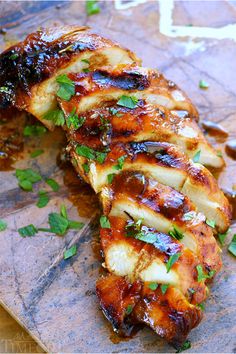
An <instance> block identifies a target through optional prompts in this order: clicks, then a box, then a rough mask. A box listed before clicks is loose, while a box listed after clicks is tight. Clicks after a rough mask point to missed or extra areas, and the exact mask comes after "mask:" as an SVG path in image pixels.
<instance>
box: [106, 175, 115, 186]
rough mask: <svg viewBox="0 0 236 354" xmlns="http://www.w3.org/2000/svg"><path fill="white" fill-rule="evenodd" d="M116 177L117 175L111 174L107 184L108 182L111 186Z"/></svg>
mask: <svg viewBox="0 0 236 354" xmlns="http://www.w3.org/2000/svg"><path fill="white" fill-rule="evenodd" d="M114 177H115V173H109V174H108V175H107V182H108V183H109V184H111V183H112V181H113V178H114Z"/></svg>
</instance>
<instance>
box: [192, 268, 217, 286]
mask: <svg viewBox="0 0 236 354" xmlns="http://www.w3.org/2000/svg"><path fill="white" fill-rule="evenodd" d="M196 269H197V281H198V282H199V283H200V282H201V281H204V280H205V279H210V278H212V277H213V275H214V274H215V270H211V271H210V272H209V273H208V274H205V273H204V272H203V269H202V266H201V264H198V265H197V266H196Z"/></svg>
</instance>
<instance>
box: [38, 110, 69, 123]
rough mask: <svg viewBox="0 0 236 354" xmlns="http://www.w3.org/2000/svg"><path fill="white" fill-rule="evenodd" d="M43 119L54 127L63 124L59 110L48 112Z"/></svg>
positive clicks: (63, 119) (62, 114)
mask: <svg viewBox="0 0 236 354" xmlns="http://www.w3.org/2000/svg"><path fill="white" fill-rule="evenodd" d="M43 118H44V119H46V120H50V121H52V122H53V123H54V124H55V125H56V126H61V125H64V124H65V116H64V113H63V112H62V110H61V109H55V110H54V111H49V112H47V113H46V114H45V115H44V116H43Z"/></svg>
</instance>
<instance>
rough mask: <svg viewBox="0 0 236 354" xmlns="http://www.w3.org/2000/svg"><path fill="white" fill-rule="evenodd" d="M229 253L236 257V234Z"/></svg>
mask: <svg viewBox="0 0 236 354" xmlns="http://www.w3.org/2000/svg"><path fill="white" fill-rule="evenodd" d="M228 251H229V252H230V253H232V254H233V255H234V256H235V257H236V234H234V236H233V238H232V240H231V242H230V245H229V247H228Z"/></svg>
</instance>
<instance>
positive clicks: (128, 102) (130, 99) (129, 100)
mask: <svg viewBox="0 0 236 354" xmlns="http://www.w3.org/2000/svg"><path fill="white" fill-rule="evenodd" d="M137 103H138V98H136V97H134V96H125V95H122V96H121V97H120V99H119V100H118V101H117V104H118V106H122V107H126V108H130V109H132V108H135V107H137Z"/></svg>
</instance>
